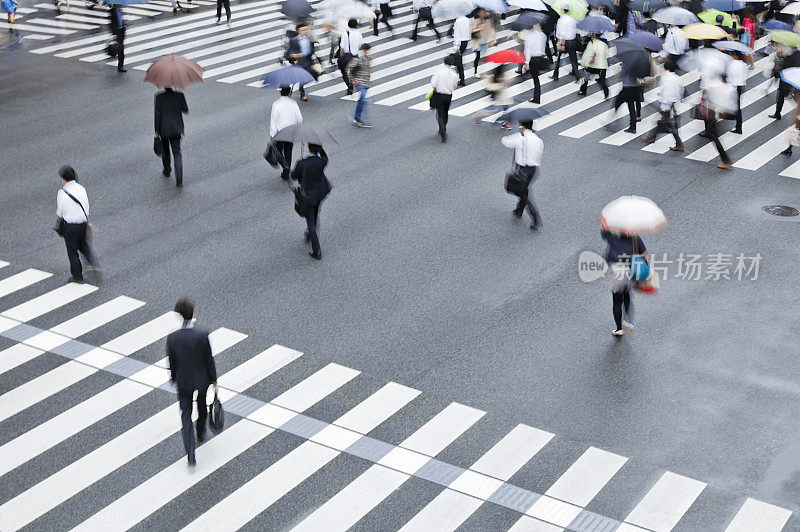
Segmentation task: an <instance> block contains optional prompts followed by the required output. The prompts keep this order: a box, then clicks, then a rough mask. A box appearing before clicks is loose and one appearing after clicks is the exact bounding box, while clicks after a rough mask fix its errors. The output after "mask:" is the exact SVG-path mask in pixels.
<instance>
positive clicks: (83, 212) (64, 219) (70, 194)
mask: <svg viewBox="0 0 800 532" xmlns="http://www.w3.org/2000/svg"><path fill="white" fill-rule="evenodd" d="M58 175H59V177H61V182H62V184H63V186H62V187H61V189H59V191H58V194H57V195H56V215H57V216H58V218H59V224H60V227H61V229H62V230H63V234H62V235H61V236H63V237H64V243H65V244H66V246H67V257H68V258H69V269H70V274H71V277H70V278H69V282H71V283H79V284H83V282H84V281H83V266H82V265H81V259H80V257H79V256H78V252H80V253H82V254H83V257H84V258H85V259H86V261H87V262H88V263H89V264H90V265H91V266H92V268H93V269H94V271H95V274H96V275H97V277H98V280H97V282H99V276H100V271H99V270H98V269H97V268H98V265H97V259H96V258H95V256H94V253H92V250H91V248H90V247H89V196H88V195H87V194H86V189H85V188H83V186H82V185H79V184H78V177H77V175H76V174H75V169H73V168H72V167H71V166H62V167H61V169H60V170H59V171H58Z"/></svg>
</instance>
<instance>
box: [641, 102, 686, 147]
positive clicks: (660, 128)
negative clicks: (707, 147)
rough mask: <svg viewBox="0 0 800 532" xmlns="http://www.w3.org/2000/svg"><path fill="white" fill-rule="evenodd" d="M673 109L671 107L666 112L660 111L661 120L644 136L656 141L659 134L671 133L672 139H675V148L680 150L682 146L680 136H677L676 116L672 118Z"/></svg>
mask: <svg viewBox="0 0 800 532" xmlns="http://www.w3.org/2000/svg"><path fill="white" fill-rule="evenodd" d="M674 109H675V108H674V107H672V108H670V109H669V110H668V111H660V113H661V119H660V120H659V121H658V122H657V123H656V127H655V128H653V130H652V131H650V133H648V134H647V135H646V136H648V137H652V138H653V139H657V138H658V134H659V133H671V134H672V137H673V138H674V139H675V146H676V147H678V148H680V147H682V146H683V141H682V140H681V137H680V135H678V115H677V114H674V116H673V113H674Z"/></svg>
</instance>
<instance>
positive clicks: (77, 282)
mask: <svg viewBox="0 0 800 532" xmlns="http://www.w3.org/2000/svg"><path fill="white" fill-rule="evenodd" d="M67 282H68V283H75V284H83V283H84V282H85V281H84V280H83V279H76V278H75V277H70V278H69V280H68V281H67Z"/></svg>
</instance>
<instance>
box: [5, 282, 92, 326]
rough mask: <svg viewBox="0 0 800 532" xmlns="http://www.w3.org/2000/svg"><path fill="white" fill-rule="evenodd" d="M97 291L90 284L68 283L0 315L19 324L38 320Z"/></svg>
mask: <svg viewBox="0 0 800 532" xmlns="http://www.w3.org/2000/svg"><path fill="white" fill-rule="evenodd" d="M95 290H97V287H96V286H92V285H90V284H77V283H69V284H66V285H64V286H60V287H58V288H56V289H55V290H52V291H50V292H47V293H46V294H42V295H40V296H39V297H35V298H33V299H31V300H29V301H26V302H25V303H22V304H21V305H17V306H16V307H14V308H11V309H8V310H6V311H5V312H3V313H2V314H1V315H2V316H4V317H6V318H11V319H12V320H17V321H20V322H26V321H30V320H32V319H34V318H38V317H39V316H42V315H44V314H47V313H48V312H51V311H53V310H55V309H57V308H59V307H62V306H64V305H66V304H68V303H71V302H73V301H75V300H78V299H80V298H82V297H83V296H86V295H89V294H91V293H92V292H94V291H95Z"/></svg>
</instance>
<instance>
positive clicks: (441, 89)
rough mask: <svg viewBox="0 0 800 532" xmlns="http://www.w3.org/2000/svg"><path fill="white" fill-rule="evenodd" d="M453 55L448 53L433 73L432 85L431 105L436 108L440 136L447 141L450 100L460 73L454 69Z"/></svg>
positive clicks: (443, 140)
mask: <svg viewBox="0 0 800 532" xmlns="http://www.w3.org/2000/svg"><path fill="white" fill-rule="evenodd" d="M453 63H454V61H453V56H452V55H448V56H447V57H445V58H444V62H443V63H442V65H441V66H439V68H437V69H436V71H435V72H434V73H433V76H432V77H431V86H432V87H433V94H432V95H431V107H432V108H433V109H435V110H436V123H437V124H438V125H439V137H441V139H442V142H447V118H448V113H449V112H450V102H451V101H452V100H453V91H454V90H456V87H457V86H458V75H457V74H456V73H455V71H454V70H453Z"/></svg>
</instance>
